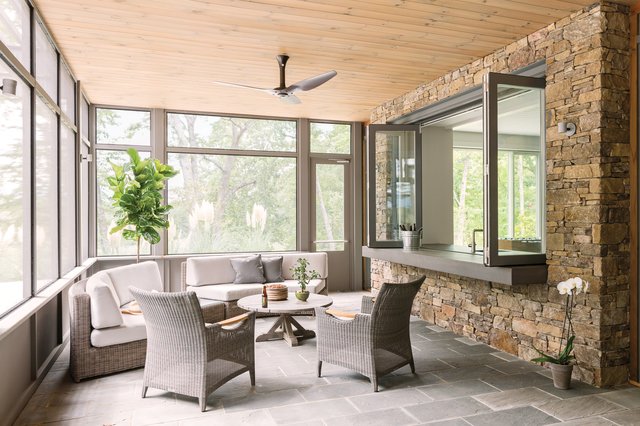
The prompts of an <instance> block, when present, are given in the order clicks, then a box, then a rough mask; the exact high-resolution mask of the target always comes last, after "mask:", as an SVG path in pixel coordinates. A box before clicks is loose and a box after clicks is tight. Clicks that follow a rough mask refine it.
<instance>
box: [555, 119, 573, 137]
mask: <svg viewBox="0 0 640 426" xmlns="http://www.w3.org/2000/svg"><path fill="white" fill-rule="evenodd" d="M558 133H564V134H565V135H567V136H573V135H575V134H576V125H575V124H573V123H569V122H568V121H561V122H559V123H558Z"/></svg>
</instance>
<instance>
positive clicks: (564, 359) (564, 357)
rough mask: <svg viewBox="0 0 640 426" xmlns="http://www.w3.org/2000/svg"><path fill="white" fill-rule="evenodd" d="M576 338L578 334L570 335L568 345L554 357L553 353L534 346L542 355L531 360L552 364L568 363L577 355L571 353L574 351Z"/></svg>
mask: <svg viewBox="0 0 640 426" xmlns="http://www.w3.org/2000/svg"><path fill="white" fill-rule="evenodd" d="M575 338H576V336H570V337H569V339H568V340H567V345H566V346H565V347H564V349H563V350H562V351H560V354H559V355H558V357H553V356H551V355H548V354H545V353H544V352H542V351H541V350H539V349H538V348H536V347H535V346H534V348H533V349H535V350H536V352H538V353H539V354H540V355H542V356H540V357H538V358H534V359H532V360H531V362H549V363H551V364H561V365H568V364H569V362H571V360H573V359H575V356H574V355H573V354H572V353H571V352H573V339H575Z"/></svg>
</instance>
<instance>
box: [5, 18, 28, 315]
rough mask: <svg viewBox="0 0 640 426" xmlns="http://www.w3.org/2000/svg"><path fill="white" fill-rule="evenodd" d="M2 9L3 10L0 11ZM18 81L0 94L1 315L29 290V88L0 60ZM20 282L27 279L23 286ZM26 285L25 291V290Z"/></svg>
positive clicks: (6, 70) (9, 76)
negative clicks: (8, 91) (13, 90)
mask: <svg viewBox="0 0 640 426" xmlns="http://www.w3.org/2000/svg"><path fill="white" fill-rule="evenodd" d="M0 13H2V12H0ZM1 78H11V79H14V80H17V81H18V85H17V88H16V95H15V96H3V95H2V94H0V117H2V120H0V134H1V135H2V143H1V144H0V174H1V175H2V185H0V217H1V218H2V220H0V241H2V247H3V249H2V256H1V257H0V315H2V314H3V313H4V312H6V311H8V310H9V309H11V308H12V307H13V306H15V305H17V304H18V303H20V302H21V301H22V300H23V299H24V298H26V297H28V296H29V295H30V294H31V292H30V289H29V288H28V284H29V283H30V274H29V269H25V262H26V265H29V263H30V253H31V251H30V249H29V241H28V239H27V238H25V236H28V235H29V232H28V228H29V226H30V223H29V220H28V218H29V216H30V214H29V211H30V209H29V201H30V200H29V198H30V197H29V193H30V192H29V191H30V189H29V162H30V160H29V157H30V156H29V145H30V140H31V124H30V123H31V115H30V104H31V91H30V90H29V88H28V87H27V85H26V84H24V83H23V82H22V80H20V78H18V76H17V75H16V74H15V73H13V72H12V71H10V69H9V67H8V66H7V65H5V63H4V62H2V61H1V60H0V79H1ZM23 282H26V283H27V285H26V286H25V285H24V284H23ZM25 287H26V288H27V289H28V291H25Z"/></svg>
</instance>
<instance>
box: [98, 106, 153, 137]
mask: <svg viewBox="0 0 640 426" xmlns="http://www.w3.org/2000/svg"><path fill="white" fill-rule="evenodd" d="M96 142H97V143H98V144H109V145H135V146H147V147H148V146H150V145H151V113H150V112H149V111H132V110H124V109H105V108H97V109H96Z"/></svg>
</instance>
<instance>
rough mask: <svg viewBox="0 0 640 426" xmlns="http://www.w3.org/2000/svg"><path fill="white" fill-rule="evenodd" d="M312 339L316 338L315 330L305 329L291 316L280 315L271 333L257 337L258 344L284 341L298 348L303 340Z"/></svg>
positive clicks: (270, 330)
mask: <svg viewBox="0 0 640 426" xmlns="http://www.w3.org/2000/svg"><path fill="white" fill-rule="evenodd" d="M294 328H295V329H294ZM312 337H316V333H315V332H314V331H313V330H307V329H305V328H304V327H303V326H301V325H300V323H299V322H298V321H296V320H295V319H294V318H293V317H292V316H291V315H290V314H280V317H279V318H278V319H277V320H276V322H275V323H274V324H273V326H272V327H271V328H270V329H269V331H267V332H266V333H265V334H261V335H260V336H258V337H256V342H266V341H267V340H278V339H284V340H286V342H287V343H288V344H289V346H298V345H299V344H300V341H301V340H303V339H309V338H312Z"/></svg>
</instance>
